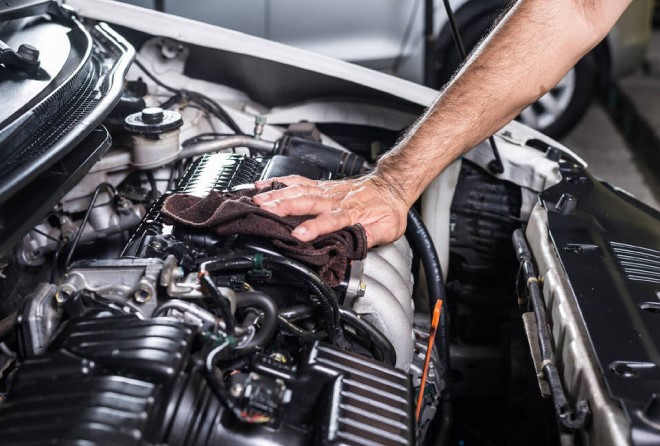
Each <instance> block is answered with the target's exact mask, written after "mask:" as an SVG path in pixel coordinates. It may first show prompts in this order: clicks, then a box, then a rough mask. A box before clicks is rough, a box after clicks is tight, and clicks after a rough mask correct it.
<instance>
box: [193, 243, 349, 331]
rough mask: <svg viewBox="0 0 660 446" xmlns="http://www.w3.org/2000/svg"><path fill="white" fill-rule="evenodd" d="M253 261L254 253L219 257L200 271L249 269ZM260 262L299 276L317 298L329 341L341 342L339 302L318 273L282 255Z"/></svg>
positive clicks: (204, 264)
mask: <svg viewBox="0 0 660 446" xmlns="http://www.w3.org/2000/svg"><path fill="white" fill-rule="evenodd" d="M257 255H258V254H257ZM255 262H256V255H247V256H231V257H220V258H217V259H211V260H208V261H205V262H204V263H202V264H201V265H200V270H201V271H202V272H203V271H208V272H212V271H217V270H223V269H227V270H231V269H249V268H254V266H255ZM260 263H261V266H262V267H264V268H272V269H280V270H284V271H286V272H288V273H291V274H294V275H295V276H297V277H299V278H301V279H302V280H303V282H304V283H305V284H306V285H307V286H308V287H309V288H310V289H311V290H312V292H313V293H314V294H315V295H316V296H317V297H318V298H319V301H320V303H321V312H322V314H323V317H324V320H325V323H326V327H327V331H328V337H329V339H330V341H331V342H333V343H337V342H342V340H343V333H342V332H341V327H340V325H339V304H338V303H337V297H336V296H335V293H334V291H333V290H332V288H330V286H329V285H328V284H327V283H325V281H323V279H321V278H320V277H319V275H318V274H316V273H315V272H314V271H312V270H311V269H309V268H308V267H306V266H305V265H302V264H300V263H298V262H295V261H293V260H289V259H287V258H284V257H270V256H263V257H261V261H260Z"/></svg>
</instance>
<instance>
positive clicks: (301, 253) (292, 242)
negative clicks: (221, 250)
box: [163, 182, 367, 287]
mask: <svg viewBox="0 0 660 446" xmlns="http://www.w3.org/2000/svg"><path fill="white" fill-rule="evenodd" d="M283 187H286V186H285V185H284V184H282V183H277V182H275V183H273V185H272V186H269V187H267V188H263V189H260V190H256V189H247V190H241V191H237V192H226V193H221V192H216V191H212V192H211V193H209V195H207V196H206V197H204V198H200V197H195V196H192V195H186V194H173V195H170V196H169V197H167V199H166V200H165V203H163V213H164V214H165V215H166V216H168V217H169V218H170V219H172V220H174V223H175V224H180V225H186V226H190V227H193V228H209V229H213V230H214V231H215V232H216V233H217V234H219V235H223V236H229V235H235V234H239V235H249V236H254V237H261V238H264V239H267V240H270V241H271V242H272V243H273V245H274V246H275V247H277V248H278V249H279V250H280V251H281V253H282V254H283V255H286V256H287V257H290V258H292V259H295V260H298V261H300V262H302V263H305V264H307V265H309V266H310V267H312V268H313V269H314V270H315V271H317V272H318V274H319V275H320V276H321V278H322V279H324V280H325V281H326V282H327V283H328V285H330V286H331V287H334V286H337V285H339V284H340V283H341V281H342V280H343V279H344V275H345V272H346V268H347V267H348V265H349V262H350V261H351V260H358V259H363V258H364V257H365V256H366V255H367V237H366V234H365V232H364V228H363V227H362V226H361V225H354V226H349V227H347V228H344V229H342V230H340V231H336V232H333V233H331V234H327V235H322V236H320V237H317V238H316V239H314V240H312V241H311V242H302V241H300V240H298V239H297V238H295V237H293V236H292V235H291V231H292V230H293V229H294V228H295V227H296V226H298V225H299V224H300V223H302V222H304V221H305V220H308V219H310V218H312V217H311V216H302V217H299V216H289V217H280V216H278V215H275V214H273V213H271V212H268V211H265V210H263V209H261V208H260V207H259V206H258V205H257V204H256V203H254V202H253V201H252V197H254V196H255V195H257V194H259V193H263V192H268V191H271V190H276V189H281V188H283Z"/></svg>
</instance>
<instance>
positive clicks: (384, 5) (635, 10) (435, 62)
mask: <svg viewBox="0 0 660 446" xmlns="http://www.w3.org/2000/svg"><path fill="white" fill-rule="evenodd" d="M122 1H124V2H126V3H131V4H134V5H137V6H142V7H146V8H153V9H156V10H161V11H165V12H168V13H172V14H175V15H181V16H184V17H187V18H192V19H195V20H201V21H206V22H208V23H211V24H214V25H219V26H223V27H227V28H230V29H234V30H237V31H241V32H245V33H248V34H253V35H257V36H259V37H265V38H269V39H271V40H276V41H279V42H282V43H286V44H290V45H294V46H299V47H302V48H304V49H308V50H312V51H317V52H320V53H323V54H326V55H330V56H333V57H337V58H341V59H345V60H348V61H350V62H355V63H359V64H361V65H365V66H368V67H370V68H374V69H379V70H381V71H385V72H389V73H393V74H395V75H398V76H400V77H403V78H406V79H409V80H412V81H416V82H419V83H425V84H427V85H429V86H432V87H435V88H439V87H440V86H441V85H442V84H443V83H444V82H446V80H448V78H449V77H450V76H451V74H452V73H453V72H454V71H455V69H456V66H457V64H458V56H457V52H456V48H455V47H454V45H453V41H452V40H451V38H450V33H449V25H448V22H447V19H446V15H445V14H444V10H443V11H438V10H437V8H440V7H441V6H442V5H441V2H435V3H434V2H433V1H432V0H428V1H425V0H407V1H403V2H396V3H392V2H389V1H382V0H366V1H361V2H359V4H357V5H356V8H357V9H358V10H359V11H363V12H365V13H366V11H369V13H368V14H360V13H358V14H355V13H354V12H355V11H353V10H352V8H343V7H342V4H343V3H346V2H348V3H350V1H348V0H340V1H339V3H337V2H332V6H331V7H328V4H325V5H324V4H323V2H318V1H316V2H300V1H298V0H278V1H277V8H275V7H273V6H274V3H272V1H271V0H252V1H244V2H243V1H242V2H235V1H234V0H195V1H192V2H183V1H178V0H122ZM450 3H451V4H452V5H453V6H454V7H455V8H456V11H457V14H456V16H457V23H458V26H459V29H460V31H461V34H462V38H463V41H464V43H465V47H466V48H467V50H468V51H469V50H470V49H471V48H472V47H473V46H474V45H475V43H477V42H478V41H479V39H480V38H481V37H482V36H483V35H484V34H485V33H486V32H487V31H488V29H489V28H490V26H491V24H492V22H493V20H494V19H495V17H497V16H498V15H499V14H500V12H501V10H502V8H503V7H504V6H503V5H504V4H506V3H507V2H502V0H452V1H451V2H450ZM651 3H652V1H651V0H634V1H633V2H632V4H631V6H630V8H629V11H627V13H626V14H625V15H624V17H623V18H622V19H621V20H620V23H619V24H618V25H617V27H618V29H615V30H614V31H613V33H614V34H615V36H614V37H616V38H612V37H613V36H612V35H610V36H608V39H610V40H615V41H616V40H617V39H618V41H619V42H618V44H619V45H620V46H621V47H622V48H623V49H621V48H619V49H609V51H610V52H613V51H618V52H619V53H623V56H619V59H623V60H624V61H623V63H622V62H618V64H619V65H624V66H623V67H620V66H612V67H611V68H610V71H612V72H607V70H606V69H604V68H603V66H604V65H606V64H608V63H609V64H610V65H617V61H614V62H612V60H614V59H616V58H615V57H610V56H607V55H606V56H604V58H607V59H609V60H608V61H606V62H602V61H599V62H597V61H596V60H595V59H597V57H596V58H593V57H592V58H591V60H589V61H588V64H591V65H592V67H591V69H592V71H591V72H589V74H588V75H586V76H585V75H584V73H581V74H579V75H578V78H577V81H575V80H574V79H575V78H572V82H573V83H574V84H575V85H573V84H571V86H570V88H568V90H570V89H572V88H574V91H573V92H572V93H570V94H572V95H573V96H574V97H575V99H570V100H571V101H573V102H571V103H570V106H568V105H566V101H567V100H568V99H567V98H566V97H565V96H566V95H567V94H569V93H566V90H567V89H566V88H564V89H563V90H562V89H561V88H560V87H561V86H562V85H563V84H565V82H564V81H562V82H560V85H559V86H558V87H556V88H555V89H553V90H552V92H551V94H548V95H546V97H545V98H543V99H546V100H548V101H549V102H548V101H545V100H540V101H539V102H537V103H536V104H535V105H534V107H529V108H528V109H527V110H525V112H523V113H522V114H521V116H520V117H519V118H520V120H521V121H522V122H524V123H526V124H528V125H531V126H532V127H536V128H539V127H540V129H541V130H542V131H544V133H547V134H548V135H550V136H552V137H553V138H556V139H558V140H559V141H561V142H563V143H564V144H565V145H566V146H568V147H570V148H571V149H572V150H574V151H576V152H577V153H578V154H579V155H580V156H581V157H582V158H583V159H584V160H586V161H587V162H588V164H589V168H590V171H591V172H592V173H593V174H595V175H596V176H598V177H600V178H602V179H604V180H606V181H608V182H611V183H613V184H615V185H617V186H618V187H621V188H622V189H624V190H626V191H628V192H630V193H631V194H633V195H635V196H636V197H637V198H639V199H640V200H641V201H643V202H644V203H646V204H648V205H649V206H652V207H655V208H656V209H660V178H659V176H660V19H659V18H658V17H659V16H660V13H658V10H659V9H660V6H659V5H660V2H658V1H657V0H653V5H652V4H651ZM375 5H380V7H379V8H376V7H375ZM343 6H347V5H343ZM388 8H389V11H388V10H387V9H388ZM394 9H396V11H394ZM650 9H653V14H651V12H650ZM342 11H344V12H342ZM359 11H358V12H359ZM429 11H432V14H430V13H429ZM319 12H321V13H322V14H320V15H321V16H322V17H323V21H322V22H315V21H314V20H315V19H314V17H315V15H318V14H315V13H319ZM430 15H432V16H433V20H428V17H429V16H430ZM652 15H653V16H654V17H652ZM305 17H306V19H305ZM465 17H469V18H468V19H465ZM475 17H476V18H475ZM651 21H653V23H650V22H651ZM294 23H295V24H296V26H291V25H292V24H294ZM651 26H654V27H655V28H654V30H653V35H652V38H651V41H650V44H648V47H647V52H646V57H639V55H634V54H633V55H630V54H625V53H626V52H628V53H631V52H634V51H638V49H636V48H633V46H634V45H631V43H630V42H631V41H634V40H637V41H639V40H640V36H643V35H644V34H646V35H647V36H648V30H649V28H650V27H651ZM386 27H389V28H386ZM427 27H431V28H432V29H433V31H428V29H427ZM425 34H426V36H427V40H429V39H432V40H433V41H434V42H433V44H431V45H426V46H425V45H424V37H425ZM429 35H431V36H432V37H430V38H428V36H429ZM643 40H648V39H647V38H643ZM637 45H639V43H637ZM428 47H431V48H432V49H430V50H429V49H428ZM437 48H439V49H437ZM597 50H598V49H597ZM597 50H595V51H594V52H593V53H594V54H595V53H596V52H597ZM601 53H604V52H601ZM422 59H424V62H423V65H422ZM626 59H628V60H626ZM629 59H635V61H634V63H633V64H632V67H631V63H630V61H629ZM588 64H585V63H582V65H583V66H579V65H578V66H577V68H579V69H581V70H583V71H585V69H584V66H586V65H588ZM594 67H595V68H594ZM621 70H623V71H625V74H624V75H623V76H622V75H621V73H617V71H621ZM585 77H588V80H585ZM570 94H569V95H570ZM562 102H563V104H562ZM575 102H583V104H582V106H581V107H580V106H577V107H576V104H575ZM558 104H562V105H560V107H562V108H566V107H568V108H581V109H580V110H575V111H569V112H566V113H564V114H565V115H566V116H563V117H561V118H557V120H561V121H562V122H560V123H559V125H557V124H551V125H549V126H548V125H546V124H543V120H544V119H545V120H547V119H549V118H548V116H547V115H548V112H550V114H552V112H553V111H552V110H548V108H555V107H557V106H558ZM587 104H588V105H587Z"/></svg>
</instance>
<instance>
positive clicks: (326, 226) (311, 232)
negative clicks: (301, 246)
mask: <svg viewBox="0 0 660 446" xmlns="http://www.w3.org/2000/svg"><path fill="white" fill-rule="evenodd" d="M352 224H353V221H352V219H351V216H350V213H349V212H348V211H345V210H341V209H337V210H334V211H329V212H324V213H322V214H320V215H319V216H318V217H316V218H312V219H311V220H307V221H306V222H304V223H302V224H301V225H300V226H298V227H297V228H295V229H294V230H293V232H292V233H291V234H292V235H293V236H294V237H295V238H297V239H298V240H301V241H303V242H309V241H311V240H314V239H315V238H317V237H319V236H321V235H325V234H329V233H331V232H334V231H339V230H340V229H343V228H345V227H346V226H350V225H352Z"/></svg>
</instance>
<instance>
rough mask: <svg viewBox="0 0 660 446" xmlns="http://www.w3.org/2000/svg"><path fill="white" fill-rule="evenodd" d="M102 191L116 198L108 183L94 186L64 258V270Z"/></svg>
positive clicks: (112, 187)
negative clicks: (92, 193) (104, 190)
mask: <svg viewBox="0 0 660 446" xmlns="http://www.w3.org/2000/svg"><path fill="white" fill-rule="evenodd" d="M103 189H106V190H107V191H108V192H110V193H111V194H112V196H113V197H115V196H117V190H116V189H115V187H114V186H113V185H112V184H110V183H101V184H99V185H98V186H96V189H94V195H92V199H91V201H90V202H89V206H87V211H86V212H85V216H84V217H83V219H82V222H81V223H80V227H79V228H78V232H76V236H75V237H74V239H73V242H72V243H71V249H69V254H68V255H67V256H66V262H65V263H64V266H65V268H66V267H68V266H69V264H71V259H72V258H73V253H74V251H75V250H76V248H77V247H78V243H80V237H81V236H82V233H83V230H84V229H85V226H87V221H88V220H89V215H90V214H91V213H92V209H94V203H96V200H97V199H98V197H99V193H101V191H102V190H103Z"/></svg>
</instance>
